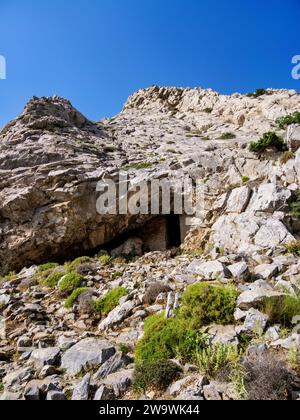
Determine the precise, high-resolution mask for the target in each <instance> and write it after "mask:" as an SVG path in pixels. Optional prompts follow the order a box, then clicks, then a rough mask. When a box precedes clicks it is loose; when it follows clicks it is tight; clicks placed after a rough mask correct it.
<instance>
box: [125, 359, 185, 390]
mask: <svg viewBox="0 0 300 420" xmlns="http://www.w3.org/2000/svg"><path fill="white" fill-rule="evenodd" d="M180 373H181V369H180V367H179V366H178V365H177V364H176V363H174V362H172V361H170V360H157V361H153V362H149V361H147V362H144V363H142V364H137V365H136V367H135V372H134V376H133V387H134V389H135V391H137V392H145V391H146V390H148V389H153V390H155V391H161V392H163V391H165V390H166V389H167V388H168V386H169V385H170V384H171V383H172V382H174V381H175V380H176V379H177V378H178V376H179V375H180Z"/></svg>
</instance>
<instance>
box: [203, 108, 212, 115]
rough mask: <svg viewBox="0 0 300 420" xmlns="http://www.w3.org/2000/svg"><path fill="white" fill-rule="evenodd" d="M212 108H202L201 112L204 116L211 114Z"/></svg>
mask: <svg viewBox="0 0 300 420" xmlns="http://www.w3.org/2000/svg"><path fill="white" fill-rule="evenodd" d="M213 110H214V109H213V108H204V109H203V112H205V113H206V114H211V113H212V112H213Z"/></svg>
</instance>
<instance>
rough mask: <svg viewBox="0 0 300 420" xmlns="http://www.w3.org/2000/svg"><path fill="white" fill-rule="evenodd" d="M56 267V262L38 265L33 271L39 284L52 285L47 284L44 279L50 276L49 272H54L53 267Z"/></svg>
mask: <svg viewBox="0 0 300 420" xmlns="http://www.w3.org/2000/svg"><path fill="white" fill-rule="evenodd" d="M57 267H58V264H56V263H47V264H43V265H40V266H39V267H38V269H37V271H36V272H35V275H34V277H35V279H36V280H37V281H38V282H39V283H40V284H41V285H43V286H46V287H52V286H48V285H47V284H46V281H47V279H48V277H50V276H51V274H53V273H54V272H55V269H56V268H57ZM50 283H51V282H50ZM50 283H49V284H50Z"/></svg>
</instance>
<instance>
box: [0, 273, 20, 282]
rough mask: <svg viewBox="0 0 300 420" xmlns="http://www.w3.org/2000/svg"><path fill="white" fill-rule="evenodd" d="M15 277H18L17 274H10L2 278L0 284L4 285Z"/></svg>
mask: <svg viewBox="0 0 300 420" xmlns="http://www.w3.org/2000/svg"><path fill="white" fill-rule="evenodd" d="M15 277H16V273H15V272H10V273H9V274H7V276H4V277H0V283H3V282H5V281H10V280H13V279H14V278H15Z"/></svg>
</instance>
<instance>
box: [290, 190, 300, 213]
mask: <svg viewBox="0 0 300 420" xmlns="http://www.w3.org/2000/svg"><path fill="white" fill-rule="evenodd" d="M290 207H291V215H292V216H293V217H294V218H295V219H300V190H298V191H296V192H295V194H294V198H293V200H292V202H291V204H290Z"/></svg>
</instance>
